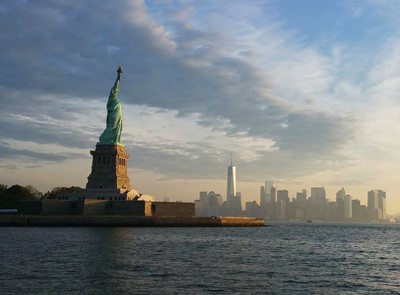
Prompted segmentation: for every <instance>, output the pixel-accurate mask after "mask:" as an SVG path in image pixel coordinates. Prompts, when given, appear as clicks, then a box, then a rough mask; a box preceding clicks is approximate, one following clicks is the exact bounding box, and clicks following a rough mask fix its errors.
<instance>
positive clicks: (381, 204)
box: [378, 190, 386, 220]
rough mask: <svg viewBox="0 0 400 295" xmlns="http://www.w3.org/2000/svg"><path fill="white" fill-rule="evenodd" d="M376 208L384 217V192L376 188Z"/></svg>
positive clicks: (383, 217)
mask: <svg viewBox="0 0 400 295" xmlns="http://www.w3.org/2000/svg"><path fill="white" fill-rule="evenodd" d="M378 208H379V209H380V210H381V212H382V218H381V219H383V220H384V219H386V192H384V191H382V190H378Z"/></svg>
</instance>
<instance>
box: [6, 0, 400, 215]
mask: <svg viewBox="0 0 400 295" xmlns="http://www.w3.org/2000/svg"><path fill="white" fill-rule="evenodd" d="M399 12H400V3H399V2H398V1H395V0H393V1H390V0H387V1H374V0H365V1H345V0H339V1H318V0H302V1H289V0H279V1H278V0H266V1H262V0H260V1H259V0H251V1H246V2H243V1H172V0H171V1H164V2H158V1H128V0H126V1H123V0H121V1H112V2H108V1H95V2H94V1H79V2H71V3H69V2H63V1H50V0H44V1H40V2H32V1H7V2H4V3H1V4H0V16H1V17H0V24H1V27H2V28H3V29H2V30H1V31H0V40H1V45H0V64H1V67H2V69H3V71H2V72H1V73H0V90H1V92H0V93H1V94H0V103H1V105H2V107H1V110H0V124H1V125H0V126H1V127H0V136H1V139H0V183H4V184H7V185H13V184H21V185H28V184H32V185H34V186H35V187H37V188H38V189H39V190H41V191H47V190H50V189H51V188H53V187H56V186H72V185H78V186H81V187H84V186H85V184H86V181H87V176H88V175H89V173H90V169H91V161H92V158H91V156H90V154H89V150H90V149H92V150H93V149H94V148H95V145H96V143H97V141H98V138H99V136H100V135H101V132H102V131H103V130H104V128H105V119H106V109H105V107H106V103H107V98H108V92H109V90H110V88H111V87H112V85H113V83H114V79H115V77H116V67H117V66H118V65H122V66H123V67H124V73H123V75H122V79H121V89H120V94H119V97H120V99H121V102H122V108H123V115H124V125H123V131H122V143H123V144H125V146H126V149H127V151H128V152H129V154H130V159H129V162H128V165H129V166H128V167H129V176H130V178H131V181H132V184H133V186H134V188H135V189H137V190H139V191H141V192H143V193H146V194H152V195H155V196H156V197H157V198H158V199H160V200H162V199H163V198H164V196H165V195H167V196H169V197H170V199H172V200H183V201H192V200H194V199H197V198H198V194H199V191H211V190H213V191H215V192H218V193H220V194H221V195H223V196H224V198H225V194H226V168H227V166H228V165H229V163H230V154H231V152H232V153H233V156H234V163H235V165H236V166H237V190H238V191H240V192H242V196H243V201H250V200H256V201H257V202H259V190H260V186H261V185H263V182H264V181H265V180H270V179H272V180H274V181H275V182H276V184H277V185H278V188H279V189H287V190H289V196H290V197H292V196H295V194H296V192H297V191H301V189H303V188H306V189H307V191H308V194H309V193H310V188H311V187H321V186H324V187H325V189H326V191H327V197H328V198H329V199H330V200H334V199H335V194H336V192H337V191H338V190H340V189H341V188H342V187H344V188H345V189H346V192H347V193H348V194H350V195H351V196H352V197H353V199H360V200H361V202H362V204H364V205H366V203H367V202H366V199H367V198H366V196H367V191H369V190H371V189H382V190H384V191H386V192H387V212H388V213H391V214H393V213H397V212H400V202H399V200H398V195H399V194H400V184H399V181H398V178H399V175H400V168H399V165H398V164H397V163H399V162H400V152H398V150H399V149H398V147H399V146H400V96H399V93H400V54H399V52H400V38H399V33H400V29H399V26H398V23H399V20H398V13H399Z"/></svg>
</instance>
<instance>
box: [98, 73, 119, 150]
mask: <svg viewBox="0 0 400 295" xmlns="http://www.w3.org/2000/svg"><path fill="white" fill-rule="evenodd" d="M117 73H118V76H117V79H116V80H115V83H114V86H113V88H111V90H110V96H109V97H108V102H107V125H106V129H105V130H104V132H103V134H102V135H101V136H100V138H99V144H121V132H122V108H121V103H120V101H119V99H118V92H119V83H120V79H121V74H122V67H121V66H119V67H118V69H117Z"/></svg>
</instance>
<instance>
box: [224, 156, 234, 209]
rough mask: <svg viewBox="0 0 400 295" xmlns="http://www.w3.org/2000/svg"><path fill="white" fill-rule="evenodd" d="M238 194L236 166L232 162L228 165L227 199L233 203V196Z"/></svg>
mask: <svg viewBox="0 0 400 295" xmlns="http://www.w3.org/2000/svg"><path fill="white" fill-rule="evenodd" d="M234 196H236V167H235V166H233V165H232V158H231V164H230V165H229V166H228V181H227V190H226V201H227V203H228V204H229V203H232V200H233V197H234Z"/></svg>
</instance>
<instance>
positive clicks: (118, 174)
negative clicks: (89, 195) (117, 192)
mask: <svg viewBox="0 0 400 295" xmlns="http://www.w3.org/2000/svg"><path fill="white" fill-rule="evenodd" d="M90 154H91V155H92V156H93V161H92V172H91V173H90V175H89V177H88V182H87V184H86V188H87V189H121V190H127V191H130V190H131V189H132V188H131V181H130V179H129V177H128V158H129V154H128V153H127V152H126V151H125V147H124V146H123V145H119V144H118V145H112V144H99V143H98V144H97V145H96V150H94V151H90Z"/></svg>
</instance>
